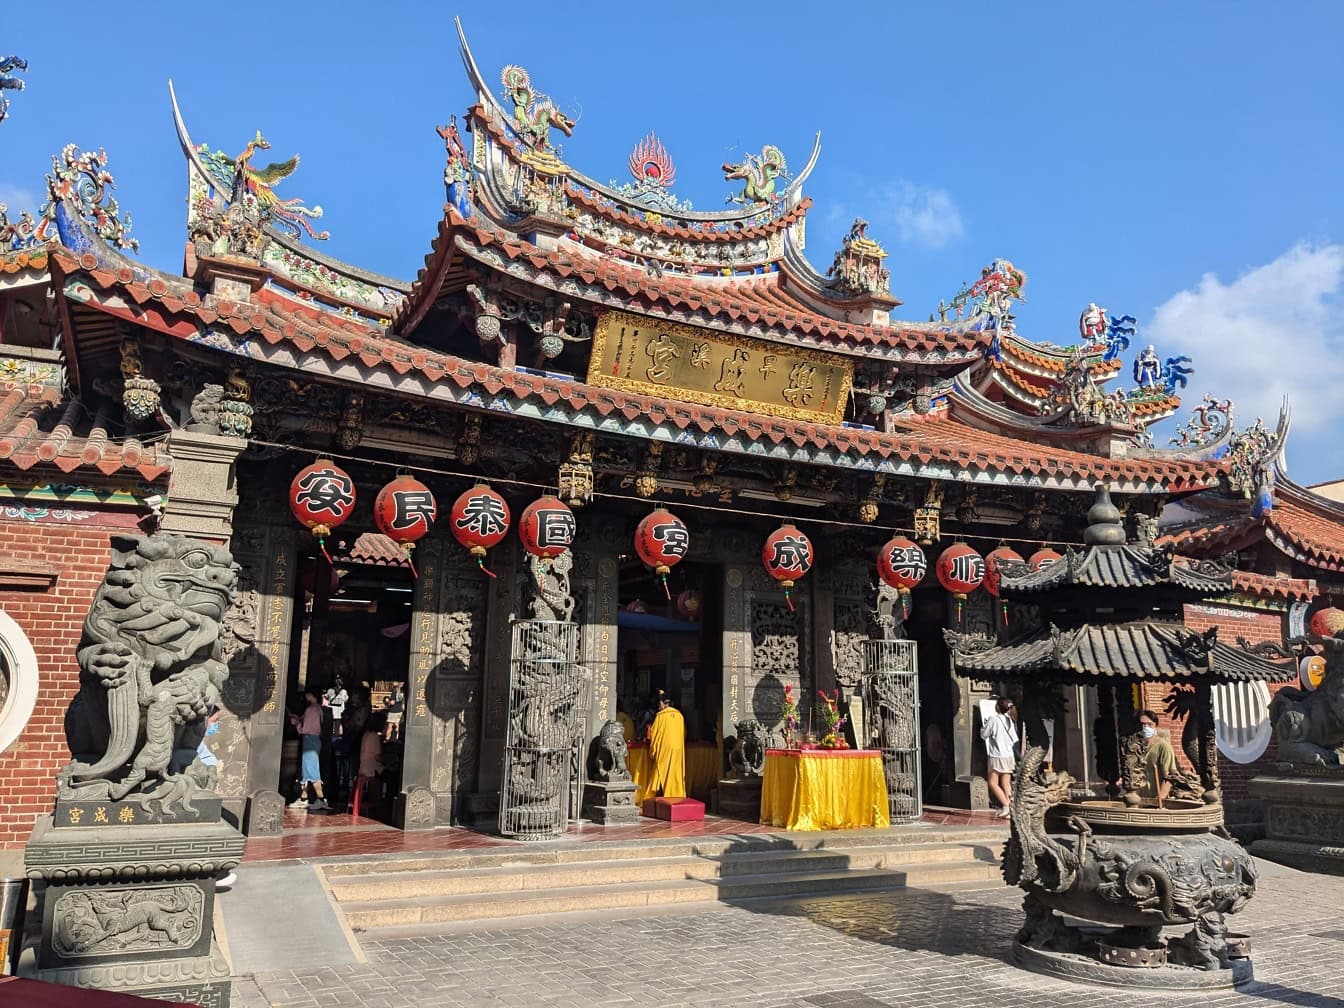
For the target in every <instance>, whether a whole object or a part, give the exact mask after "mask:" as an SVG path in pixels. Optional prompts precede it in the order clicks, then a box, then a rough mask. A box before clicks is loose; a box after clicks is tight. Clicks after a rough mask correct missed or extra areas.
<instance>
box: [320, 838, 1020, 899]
mask: <svg viewBox="0 0 1344 1008" xmlns="http://www.w3.org/2000/svg"><path fill="white" fill-rule="evenodd" d="M996 858H997V849H996V848H993V847H990V846H988V845H982V844H970V843H958V844H906V845H897V846H894V847H879V846H872V847H854V848H850V849H848V850H837V851H831V850H819V851H792V850H786V851H753V852H745V853H728V854H721V855H717V856H695V855H692V856H684V857H678V856H673V857H655V858H626V859H617V860H611V861H603V862H592V863H588V864H580V863H574V864H541V865H535V864H525V865H508V864H500V865H495V866H490V867H476V868H474V869H465V870H464V869H462V868H454V867H448V868H436V869H430V870H422V871H415V872H406V871H402V872H372V873H369V874H366V875H340V876H336V877H334V878H331V879H330V881H331V888H332V893H333V895H335V897H336V898H337V899H338V900H340V901H341V902H343V903H345V902H361V901H377V900H390V899H407V898H413V897H416V896H440V895H451V894H459V893H487V892H490V893H504V892H508V893H513V892H528V891H536V890H543V889H563V888H569V887H578V886H594V885H619V884H624V883H632V882H657V881H674V880H678V879H713V878H725V879H726V878H734V877H738V876H746V875H768V874H784V873H794V874H797V873H809V872H820V871H845V870H855V869H870V868H889V867H891V866H893V865H896V864H930V863H934V862H948V861H982V862H985V863H989V864H993V863H994V862H995V860H996Z"/></svg>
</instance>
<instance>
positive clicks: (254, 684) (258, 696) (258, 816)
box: [218, 525, 298, 836]
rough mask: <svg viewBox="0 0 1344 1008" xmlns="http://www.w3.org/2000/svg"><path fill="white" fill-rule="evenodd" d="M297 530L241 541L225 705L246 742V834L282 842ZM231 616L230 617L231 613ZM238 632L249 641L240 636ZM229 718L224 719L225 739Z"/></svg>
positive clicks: (226, 773) (228, 763) (253, 533)
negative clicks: (241, 610) (283, 766)
mask: <svg viewBox="0 0 1344 1008" xmlns="http://www.w3.org/2000/svg"><path fill="white" fill-rule="evenodd" d="M295 542H296V538H295V531H294V529H293V528H291V527H289V526H284V525H276V526H265V525H262V526H257V527H254V528H249V529H246V530H244V531H243V532H242V533H241V534H239V536H238V537H237V539H236V542H235V549H237V550H238V552H236V553H235V554H234V556H235V559H236V560H237V561H238V563H239V564H240V565H241V566H242V568H243V575H242V576H243V581H242V584H243V592H242V594H241V595H240V597H239V602H238V603H235V610H236V609H238V606H239V605H242V604H243V600H244V599H246V600H247V602H246V607H245V608H246V612H244V613H240V614H239V616H238V617H237V620H236V629H235V627H231V626H229V624H227V623H226V629H229V630H230V632H231V633H233V634H234V635H235V637H234V640H233V643H232V644H231V645H230V644H229V643H228V642H227V641H226V643H225V648H226V650H228V649H229V648H230V647H232V648H233V653H232V655H231V656H230V657H229V659H228V661H229V669H230V673H229V682H228V686H227V689H226V692H225V697H224V706H225V708H226V710H229V711H231V712H233V713H234V714H235V715H236V717H237V718H238V719H239V720H240V721H241V724H240V725H239V727H240V728H241V730H242V734H243V735H244V737H245V740H246V750H245V753H244V754H243V755H242V758H243V759H245V760H246V781H247V784H246V792H245V793H246V796H247V804H246V807H245V809H244V815H243V832H244V833H246V834H247V835H248V836H278V835H279V834H280V832H281V830H282V828H283V826H284V817H285V799H284V797H283V796H282V795H281V794H280V790H279V784H280V757H281V751H282V748H283V744H284V727H285V691H286V688H287V685H288V673H289V652H290V634H291V629H292V626H293V622H294V581H295V576H296V573H297V572H296V569H295V568H296V567H297V565H298V560H297V557H296V555H295ZM230 615H231V616H232V615H233V614H232V613H231V614H230ZM238 633H242V634H246V635H250V637H251V639H250V640H248V639H246V637H241V638H240V637H237V636H236V635H237V634H238ZM226 721H227V719H221V725H222V727H221V729H220V731H221V733H223V732H225V731H226V728H225V727H223V725H224V723H225V722H226ZM228 738H229V736H227V735H226V736H225V740H224V742H222V743H221V744H220V746H219V747H218V748H219V750H222V751H221V752H220V763H221V768H220V778H221V780H222V781H231V780H232V778H233V775H234V774H235V772H236V768H235V767H234V765H233V759H234V757H233V756H231V755H229V751H228V748H227V747H228Z"/></svg>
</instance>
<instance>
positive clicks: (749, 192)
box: [723, 144, 788, 206]
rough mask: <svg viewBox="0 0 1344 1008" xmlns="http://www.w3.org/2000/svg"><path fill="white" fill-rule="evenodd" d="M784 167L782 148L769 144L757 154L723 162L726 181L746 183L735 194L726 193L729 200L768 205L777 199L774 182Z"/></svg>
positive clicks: (743, 204) (742, 204)
mask: <svg viewBox="0 0 1344 1008" xmlns="http://www.w3.org/2000/svg"><path fill="white" fill-rule="evenodd" d="M787 170H788V165H787V163H786V162H785V160H784V152H783V151H782V150H780V149H779V148H778V147H776V146H774V145H773V144H766V145H765V146H764V147H762V148H761V153H760V155H759V156H757V155H755V154H748V155H747V156H746V157H745V158H743V159H742V160H741V161H740V162H739V163H738V164H732V163H731V162H725V163H724V165H723V177H724V178H725V179H727V180H728V181H732V180H733V179H741V180H743V181H745V182H746V183H747V184H746V186H745V187H744V188H743V189H742V191H741V192H740V193H739V194H738V195H736V196H729V197H728V202H729V203H737V204H739V205H741V206H769V205H770V204H773V203H777V202H778V201H779V194H778V193H776V192H775V186H776V184H777V183H778V182H779V180H780V179H781V178H783V177H784V174H785V172H786V171H787Z"/></svg>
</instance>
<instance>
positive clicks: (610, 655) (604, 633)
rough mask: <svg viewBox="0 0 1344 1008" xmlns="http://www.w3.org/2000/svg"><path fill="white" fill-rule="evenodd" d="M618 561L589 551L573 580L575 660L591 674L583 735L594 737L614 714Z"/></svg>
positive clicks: (613, 557) (610, 556)
mask: <svg viewBox="0 0 1344 1008" xmlns="http://www.w3.org/2000/svg"><path fill="white" fill-rule="evenodd" d="M619 578H620V564H619V563H618V562H617V560H616V557H615V556H612V555H608V554H589V555H588V556H587V557H586V558H585V562H584V573H583V575H582V577H580V578H577V579H576V580H575V592H574V594H575V597H576V598H577V599H578V601H579V608H578V609H576V611H575V618H576V620H577V622H578V623H579V624H580V626H581V628H582V629H581V631H580V637H579V664H580V665H582V666H583V667H584V668H586V669H588V670H589V671H590V673H591V675H592V682H593V691H592V704H591V705H590V707H589V709H588V711H587V712H586V717H587V722H588V723H587V725H586V726H585V727H586V732H585V734H586V736H587V737H588V738H589V739H592V738H595V737H596V736H597V733H598V732H599V731H600V730H601V728H602V725H604V724H605V723H606V722H607V721H609V720H610V719H612V718H614V717H615V716H616V670H617V658H618V656H617V650H616V635H617V628H616V608H617V605H618V603H619V599H618V598H617V589H618V587H619V585H618V580H619Z"/></svg>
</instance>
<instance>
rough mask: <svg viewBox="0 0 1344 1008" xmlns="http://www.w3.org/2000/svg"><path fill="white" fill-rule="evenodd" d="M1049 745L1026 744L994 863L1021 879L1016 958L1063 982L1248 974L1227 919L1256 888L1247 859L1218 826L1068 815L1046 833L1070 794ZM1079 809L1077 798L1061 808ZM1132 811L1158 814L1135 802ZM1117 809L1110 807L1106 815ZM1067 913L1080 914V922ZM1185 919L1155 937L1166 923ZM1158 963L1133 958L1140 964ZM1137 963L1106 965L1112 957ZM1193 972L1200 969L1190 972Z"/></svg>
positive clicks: (1192, 981) (1205, 979)
mask: <svg viewBox="0 0 1344 1008" xmlns="http://www.w3.org/2000/svg"><path fill="white" fill-rule="evenodd" d="M1045 759H1046V750H1045V749H1044V748H1042V747H1039V746H1033V747H1031V748H1029V749H1028V750H1027V753H1026V755H1025V756H1024V757H1023V759H1022V762H1021V764H1019V766H1018V769H1017V774H1016V776H1015V778H1014V781H1013V805H1012V810H1011V825H1012V833H1011V835H1010V837H1009V839H1008V842H1007V844H1006V845H1005V847H1004V854H1003V873H1004V880H1005V881H1006V882H1007V883H1008V884H1009V885H1016V886H1020V887H1021V888H1022V889H1023V890H1024V891H1025V892H1026V897H1025V899H1024V901H1023V909H1024V911H1025V920H1024V924H1023V927H1022V929H1021V931H1019V933H1018V935H1017V938H1016V941H1015V943H1014V950H1015V958H1016V960H1017V961H1018V963H1019V964H1020V965H1023V966H1025V967H1026V968H1028V969H1032V970H1035V971H1040V972H1049V973H1052V974H1054V975H1057V976H1060V977H1065V978H1068V979H1072V980H1085V981H1091V982H1096V983H1104V984H1109V985H1121V986H1138V987H1157V988H1164V987H1169V988H1189V987H1200V988H1204V987H1209V986H1234V985H1237V984H1241V983H1243V982H1246V981H1248V980H1249V979H1250V978H1251V968H1250V962H1249V959H1244V958H1233V957H1232V956H1233V955H1238V956H1239V954H1240V951H1241V949H1242V946H1241V945H1237V946H1236V947H1235V948H1231V949H1230V948H1229V943H1228V935H1227V928H1226V925H1225V923H1224V918H1225V916H1226V915H1227V914H1231V913H1236V912H1237V911H1238V910H1240V909H1241V908H1242V907H1243V906H1245V904H1246V902H1247V901H1248V900H1249V899H1250V898H1251V896H1252V895H1253V894H1254V892H1255V879H1256V874H1255V866H1254V863H1253V862H1252V860H1251V857H1250V855H1249V854H1247V852H1246V851H1245V850H1243V849H1242V848H1241V847H1240V846H1239V845H1238V844H1237V843H1236V842H1235V841H1234V840H1232V839H1231V837H1230V836H1228V834H1227V833H1226V832H1225V831H1224V830H1223V829H1222V828H1221V827H1215V828H1213V829H1208V828H1203V827H1193V828H1191V829H1189V830H1165V831H1162V832H1160V833H1157V832H1152V833H1143V832H1137V831H1135V830H1125V829H1123V828H1120V829H1117V830H1116V831H1115V833H1114V834H1113V835H1112V834H1108V833H1103V832H1102V830H1106V829H1108V828H1109V827H1107V826H1098V827H1096V829H1095V831H1094V825H1095V824H1093V823H1090V822H1088V821H1087V816H1086V815H1085V814H1083V815H1071V816H1069V817H1068V819H1067V820H1066V821H1065V823H1064V825H1065V826H1066V827H1067V828H1068V829H1069V830H1071V831H1072V832H1071V835H1070V834H1067V833H1051V832H1050V830H1049V828H1048V824H1047V815H1048V814H1049V813H1050V811H1051V809H1053V808H1055V807H1056V806H1058V805H1061V804H1062V803H1065V802H1066V800H1067V798H1068V793H1069V786H1070V785H1071V784H1072V783H1073V780H1072V778H1071V777H1070V776H1069V775H1068V774H1067V773H1056V772H1051V771H1049V770H1047V769H1046V762H1045ZM1070 807H1077V806H1070ZM1132 812H1133V814H1135V815H1136V816H1137V817H1138V818H1136V821H1135V824H1134V825H1135V826H1136V827H1138V828H1139V829H1142V828H1143V827H1142V825H1141V824H1140V822H1139V820H1140V819H1147V818H1151V817H1152V816H1153V815H1157V814H1160V813H1159V812H1158V811H1157V810H1153V809H1136V810H1132ZM1114 814H1115V813H1114V811H1113V810H1112V811H1111V815H1112V816H1113V815H1114ZM1072 921H1088V922H1092V923H1091V924H1090V925H1079V924H1075V923H1072ZM1173 927H1181V928H1187V929H1188V930H1186V931H1185V933H1184V934H1182V935H1181V936H1180V937H1178V938H1175V939H1172V940H1170V941H1167V942H1165V943H1163V941H1162V938H1161V935H1162V931H1163V929H1164V928H1173ZM1163 952H1165V962H1166V965H1157V966H1150V967H1149V968H1141V967H1139V966H1138V965H1137V963H1139V962H1153V961H1159V962H1160V961H1161V960H1162V959H1163V958H1164V957H1163ZM1130 962H1132V963H1135V965H1113V964H1114V963H1130ZM1196 971H1198V972H1199V973H1200V975H1198V976H1196V975H1195V974H1196Z"/></svg>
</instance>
